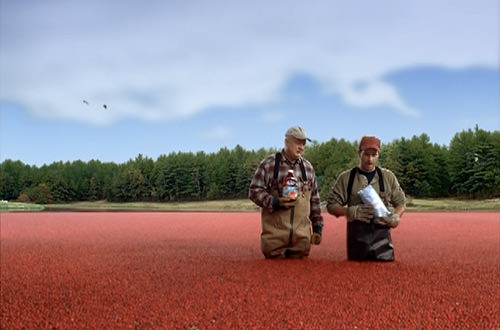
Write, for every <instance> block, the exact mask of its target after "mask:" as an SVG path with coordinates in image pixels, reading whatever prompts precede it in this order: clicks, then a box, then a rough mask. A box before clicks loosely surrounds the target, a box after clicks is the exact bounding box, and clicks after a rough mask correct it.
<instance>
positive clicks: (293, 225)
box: [248, 126, 323, 258]
mask: <svg viewBox="0 0 500 330" xmlns="http://www.w3.org/2000/svg"><path fill="white" fill-rule="evenodd" d="M306 141H310V139H309V138H307V136H306V132H305V131H304V129H303V128H302V127H300V126H294V127H290V128H289V129H288V130H287V132H286V134H285V148H284V149H283V150H282V151H281V152H278V153H276V154H273V155H270V156H268V157H266V158H265V159H264V160H263V161H262V162H261V163H260V165H259V167H258V168H257V170H256V171H255V174H254V177H253V179H252V182H251V183H250V188H249V192H248V195H249V198H250V199H251V200H252V201H253V202H254V203H255V204H256V205H258V206H260V207H261V218H262V233H261V249H262V253H263V254H264V256H265V257H266V258H302V257H307V256H308V255H309V252H310V249H311V243H312V244H320V242H321V234H322V229H323V217H322V216H321V206H320V198H319V192H318V187H317V182H316V175H315V173H314V169H313V166H312V165H311V163H310V162H309V161H308V160H306V159H305V158H304V157H302V154H303V153H304V150H305V148H306ZM290 170H291V171H292V173H293V175H294V177H295V178H296V181H297V187H298V196H297V198H296V199H295V198H291V197H287V196H284V193H283V187H284V185H285V182H284V179H285V177H286V176H287V173H288V172H289V171H290Z"/></svg>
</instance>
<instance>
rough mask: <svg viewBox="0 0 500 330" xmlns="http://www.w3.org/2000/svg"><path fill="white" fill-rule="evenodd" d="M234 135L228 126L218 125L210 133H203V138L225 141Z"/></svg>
mask: <svg viewBox="0 0 500 330" xmlns="http://www.w3.org/2000/svg"><path fill="white" fill-rule="evenodd" d="M231 135H232V132H231V129H230V128H229V127H227V126H223V125H217V126H214V127H212V128H211V129H210V130H209V131H205V132H202V138H204V139H207V140H212V141H213V140H215V141H218V140H224V139H226V138H228V137H230V136H231Z"/></svg>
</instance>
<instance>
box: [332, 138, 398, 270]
mask: <svg viewBox="0 0 500 330" xmlns="http://www.w3.org/2000/svg"><path fill="white" fill-rule="evenodd" d="M380 147H381V143H380V140H379V139H378V138H377V137H375V136H364V137H363V138H362V139H361V142H360V144H359V151H358V155H359V160H360V161H359V166H357V167H355V168H353V169H349V170H346V171H344V172H342V173H341V174H340V175H339V177H338V178H337V182H336V183H335V185H334V186H333V189H332V191H331V193H330V195H329V196H328V200H327V210H328V212H329V213H331V214H333V215H335V216H336V217H340V216H345V217H346V219H347V257H348V259H349V260H359V261H361V260H379V261H393V260H394V247H393V244H392V239H391V228H395V227H396V226H397V225H398V224H399V221H400V217H401V216H402V215H403V213H404V211H405V207H406V206H405V205H406V197H405V194H404V192H403V190H402V189H401V187H400V185H399V182H398V180H397V178H396V176H395V175H394V173H393V172H391V171H390V170H388V169H385V168H380V167H378V166H377V161H378V158H379V156H380ZM368 185H372V187H373V188H374V190H375V191H376V193H378V195H379V196H380V198H381V200H382V202H383V203H384V204H385V206H386V207H387V209H388V210H389V211H390V213H389V214H386V215H384V216H376V212H375V211H376V210H375V208H374V206H373V205H371V204H365V203H363V201H362V198H361V195H360V194H359V191H360V190H362V189H363V188H365V187H367V186H368Z"/></svg>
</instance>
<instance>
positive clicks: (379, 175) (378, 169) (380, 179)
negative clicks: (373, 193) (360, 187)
mask: <svg viewBox="0 0 500 330" xmlns="http://www.w3.org/2000/svg"><path fill="white" fill-rule="evenodd" d="M375 169H376V170H377V174H378V179H379V180H378V184H379V187H380V192H381V193H383V192H385V186H384V177H383V176H382V170H381V169H380V167H378V166H377V167H375Z"/></svg>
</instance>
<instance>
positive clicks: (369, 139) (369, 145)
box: [359, 136, 380, 152]
mask: <svg viewBox="0 0 500 330" xmlns="http://www.w3.org/2000/svg"><path fill="white" fill-rule="evenodd" d="M367 149H375V150H377V151H378V152H380V140H379V139H378V138H377V137H375V136H363V138H362V139H361V142H360V143H359V151H363V150H367Z"/></svg>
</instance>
